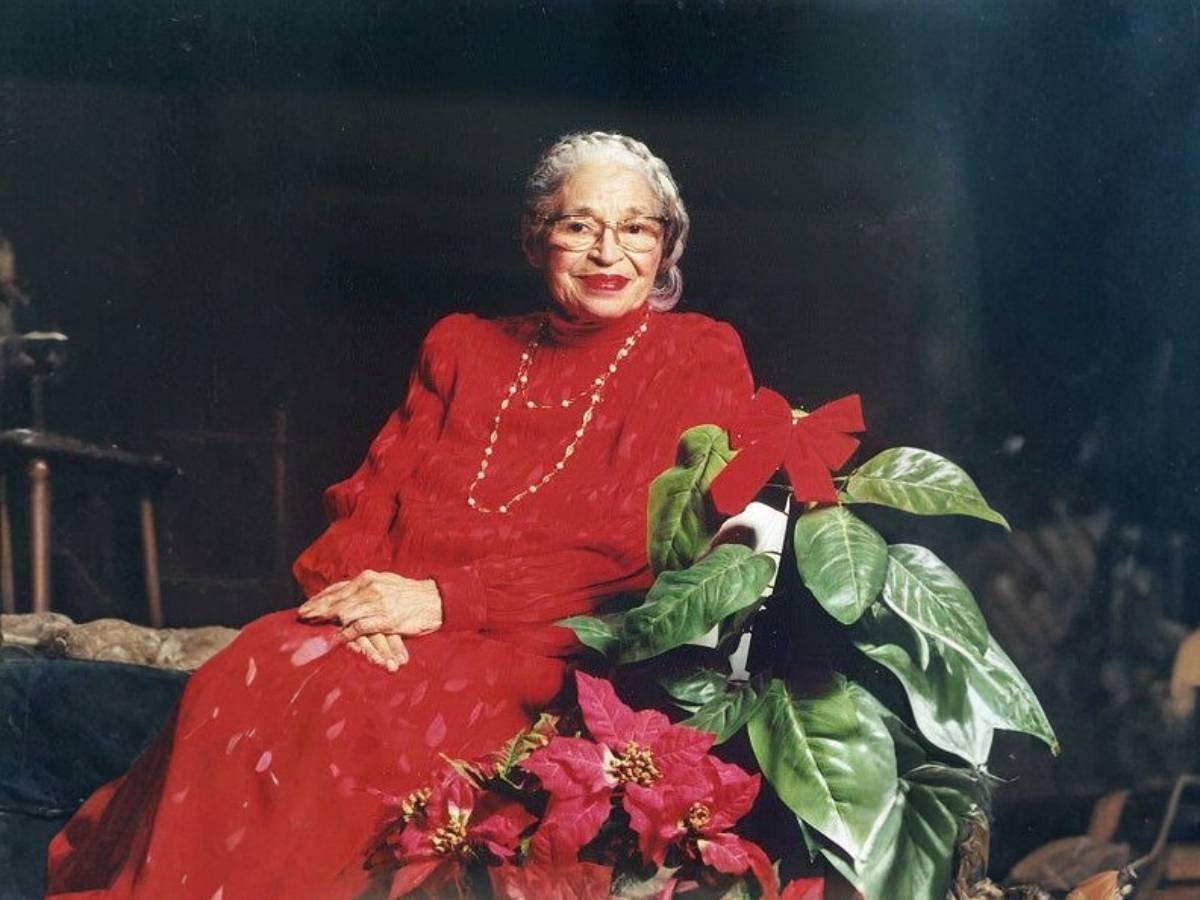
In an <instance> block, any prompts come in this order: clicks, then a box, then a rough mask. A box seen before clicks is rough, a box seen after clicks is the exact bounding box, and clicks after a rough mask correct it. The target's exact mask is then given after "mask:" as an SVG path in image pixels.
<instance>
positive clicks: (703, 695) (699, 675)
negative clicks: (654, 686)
mask: <svg viewBox="0 0 1200 900" xmlns="http://www.w3.org/2000/svg"><path fill="white" fill-rule="evenodd" d="M659 684H661V685H662V686H663V689H664V690H665V691H666V692H667V693H668V694H670V695H671V696H672V697H674V698H675V700H677V701H678V702H679V705H680V706H683V707H685V708H687V709H691V710H695V709H696V708H697V707H700V706H703V705H704V704H706V703H708V702H709V701H710V700H715V699H717V698H718V697H722V696H724V694H725V691H726V689H727V688H728V686H729V676H728V675H725V674H724V673H722V672H718V671H717V670H715V669H705V668H702V667H697V668H695V669H692V670H690V671H688V672H685V673H684V674H682V675H674V676H672V677H670V678H663V679H661V680H660V681H659Z"/></svg>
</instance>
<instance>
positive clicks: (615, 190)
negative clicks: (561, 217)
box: [558, 162, 660, 215]
mask: <svg viewBox="0 0 1200 900" xmlns="http://www.w3.org/2000/svg"><path fill="white" fill-rule="evenodd" d="M558 200H559V204H560V206H561V210H562V212H564V213H567V214H571V215H612V214H615V213H619V214H622V215H624V214H633V215H638V214H653V213H655V212H657V211H658V208H659V206H660V204H659V202H658V197H657V196H656V195H655V193H654V189H653V188H651V187H650V183H649V182H648V181H647V180H646V177H645V176H644V175H642V173H641V172H639V171H638V170H637V169H634V168H631V167H629V166H626V165H621V164H620V163H614V162H587V163H583V164H582V165H580V166H579V167H578V168H576V169H575V171H574V172H572V173H571V174H570V175H569V176H568V177H567V178H566V179H565V180H564V181H563V183H562V186H561V187H560V188H559V191H558Z"/></svg>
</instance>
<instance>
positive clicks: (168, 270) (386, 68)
mask: <svg viewBox="0 0 1200 900" xmlns="http://www.w3.org/2000/svg"><path fill="white" fill-rule="evenodd" d="M593 128H604V129H612V130H621V131H625V132H628V133H630V134H633V135H635V136H638V137H640V138H642V139H644V140H645V141H647V143H649V144H650V146H651V147H652V148H653V149H654V150H655V151H656V152H657V153H658V154H659V155H661V156H662V157H664V158H665V159H666V160H667V161H668V162H669V163H670V164H671V166H672V168H673V171H674V172H675V174H676V177H677V178H678V180H679V182H680V184H681V185H682V188H683V191H684V196H685V199H686V201H687V203H688V205H689V208H690V211H691V214H692V221H693V239H692V242H691V245H690V247H689V249H688V252H687V254H686V255H685V257H684V259H683V267H684V273H685V278H686V282H687V285H686V290H685V306H684V308H690V309H698V310H701V311H704V312H707V313H710V314H712V315H715V316H718V317H720V318H724V319H728V320H730V321H732V322H733V323H734V324H735V325H736V326H737V328H738V329H739V330H740V332H741V334H742V335H743V337H744V339H745V343H746V347H747V351H748V354H749V356H750V359H751V361H752V363H753V365H754V367H755V369H756V373H757V376H758V378H759V381H760V382H761V383H763V384H767V385H771V386H772V387H775V388H777V389H778V390H780V391H782V392H783V393H785V394H786V395H788V396H789V397H790V398H791V399H793V400H794V401H795V402H797V403H803V404H805V405H810V406H811V405H815V404H819V403H821V402H824V401H826V400H829V399H832V398H834V397H837V396H840V395H842V394H844V393H847V392H850V391H859V392H861V393H862V395H863V396H864V400H865V405H866V412H867V419H868V425H869V427H870V434H869V436H868V439H867V444H868V446H867V450H868V451H869V450H871V449H879V448H881V447H884V446H891V445H897V444H915V445H917V446H926V447H929V448H931V449H936V450H938V451H940V452H942V453H945V454H946V455H948V456H951V457H952V458H954V459H956V460H957V461H959V462H960V463H962V464H963V465H964V466H965V467H966V468H967V469H968V470H969V471H971V472H972V473H973V474H975V475H976V477H977V480H978V481H979V483H980V485H981V487H982V488H983V490H984V492H985V493H986V494H987V495H988V497H989V499H990V500H991V501H992V503H993V505H995V506H996V507H998V508H1000V509H1002V510H1003V511H1004V512H1005V513H1006V514H1007V515H1008V516H1009V518H1010V519H1011V520H1012V522H1013V524H1014V526H1015V528H1016V529H1017V533H1016V535H1014V537H1013V538H1007V537H1003V536H994V537H993V536H990V532H989V531H988V529H986V528H984V527H983V526H981V525H978V524H977V523H974V522H963V521H957V522H953V523H949V524H947V525H941V526H933V525H928V524H926V523H918V524H917V525H910V524H904V525H902V526H901V525H898V526H896V530H895V531H894V532H893V533H894V534H897V535H900V536H902V537H906V538H908V539H913V538H914V536H915V537H916V539H921V538H922V537H927V538H928V539H929V540H930V541H931V542H934V543H935V544H936V546H937V547H938V549H939V552H942V553H943V555H945V556H947V558H949V559H950V561H951V562H952V563H955V564H959V563H960V562H961V563H962V565H963V566H964V567H965V569H964V573H965V574H970V573H971V572H974V573H976V576H977V578H978V577H982V578H983V579H984V580H985V583H984V584H983V585H980V594H981V602H983V603H984V606H985V609H986V610H987V612H988V614H989V618H990V619H991V620H992V622H993V628H994V630H995V631H996V633H997V634H998V636H999V637H1000V638H1001V641H1002V642H1003V643H1004V644H1005V645H1006V646H1007V647H1008V649H1009V650H1010V652H1011V653H1012V655H1013V656H1014V658H1016V659H1017V660H1018V662H1020V663H1021V664H1022V665H1023V667H1025V668H1026V670H1027V671H1028V672H1029V673H1030V677H1031V680H1033V681H1034V683H1035V685H1036V686H1037V687H1038V689H1039V692H1040V693H1042V695H1043V697H1044V698H1045V699H1046V705H1047V708H1048V710H1049V711H1050V713H1051V716H1052V718H1053V719H1054V720H1055V721H1056V724H1058V725H1059V727H1060V730H1065V731H1067V732H1074V731H1075V730H1078V731H1079V739H1076V740H1074V741H1072V740H1070V739H1069V735H1067V734H1064V744H1065V745H1067V747H1068V757H1067V759H1068V761H1069V762H1070V772H1071V773H1072V774H1071V775H1070V776H1068V780H1070V779H1074V782H1072V783H1073V784H1074V788H1073V790H1079V791H1084V788H1080V787H1079V784H1080V783H1083V782H1086V783H1087V784H1088V785H1090V786H1091V787H1093V788H1094V787H1095V786H1096V785H1104V784H1107V783H1109V782H1112V781H1114V780H1118V776H1120V777H1122V778H1127V777H1132V776H1130V775H1129V773H1130V772H1134V771H1138V770H1139V769H1138V767H1139V766H1142V765H1143V764H1147V765H1150V766H1151V767H1153V766H1158V767H1159V768H1160V769H1161V768H1162V765H1163V763H1162V760H1163V759H1165V758H1166V757H1164V756H1161V755H1160V756H1158V757H1153V758H1152V759H1151V761H1150V762H1149V763H1146V762H1145V760H1141V759H1139V758H1138V757H1137V756H1136V754H1137V753H1138V752H1141V750H1133V749H1131V750H1130V751H1129V752H1130V753H1131V754H1133V755H1132V756H1130V758H1129V759H1126V760H1124V761H1123V762H1121V763H1120V764H1119V765H1118V764H1117V763H1115V762H1113V759H1115V758H1116V757H1117V756H1119V754H1117V753H1116V751H1113V750H1112V749H1111V747H1110V746H1109V744H1110V743H1111V741H1109V740H1108V739H1109V738H1111V739H1112V740H1116V738H1115V737H1113V735H1114V734H1115V733H1116V731H1117V730H1119V726H1120V724H1121V723H1122V722H1124V721H1125V720H1126V719H1127V718H1128V711H1129V709H1130V708H1133V707H1136V706H1137V705H1138V704H1139V702H1140V699H1139V698H1144V696H1149V695H1153V693H1154V691H1159V693H1161V685H1162V680H1163V678H1164V677H1165V674H1164V672H1169V662H1170V655H1171V653H1172V652H1173V647H1174V645H1175V644H1176V643H1177V642H1178V637H1179V636H1180V634H1181V633H1182V631H1183V629H1185V628H1186V627H1189V626H1190V627H1195V624H1196V620H1197V612H1196V602H1195V589H1194V588H1193V587H1192V586H1191V580H1192V578H1191V576H1192V575H1194V573H1195V571H1196V564H1195V561H1194V558H1195V538H1196V535H1197V520H1198V518H1200V489H1198V487H1197V479H1196V470H1197V463H1198V462H1200V459H1198V454H1197V443H1198V438H1200V434H1198V431H1200V425H1198V424H1197V416H1196V415H1195V407H1196V401H1197V394H1198V391H1197V387H1198V385H1197V380H1198V377H1200V346H1198V345H1200V329H1198V328H1197V316H1198V315H1200V314H1198V313H1197V308H1198V307H1197V300H1198V299H1200V298H1198V297H1197V291H1198V288H1200V271H1198V266H1200V253H1198V248H1200V4H1198V3H1197V2H1194V0H1193V2H1188V0H1177V2H1170V0H1128V2H1102V0H1079V2H1075V3H1070V2H1054V0H1009V2H1005V3H993V2H983V0H959V2H938V0H925V2H920V0H908V2H902V0H898V2H878V0H862V2H849V0H843V2H790V3H765V2H745V3H732V2H730V3H725V2H691V0H679V2H676V3H665V2H648V0H647V2H593V3H581V2H564V3H525V2H483V0H477V2H459V3H450V2H445V0H438V2H432V0H426V2H412V0H404V2H399V0H397V2H386V0H377V2H361V3H334V2H319V3H318V2H297V0H289V2H268V0H209V2H199V0H192V2H171V0H167V2H164V0H95V2H80V0H3V2H0V233H3V234H4V235H6V236H7V237H8V238H9V239H10V240H11V241H12V242H13V245H14V247H15V249H16V252H17V258H18V265H19V268H20V272H21V278H22V284H23V285H24V287H25V289H26V290H27V291H28V292H29V293H30V294H31V295H32V296H33V298H34V307H33V310H32V313H33V315H34V316H35V318H36V320H37V322H38V324H40V325H41V326H43V327H56V328H60V329H61V330H63V331H65V332H66V333H68V334H69V335H70V337H71V341H72V361H71V366H70V368H69V370H68V371H67V372H66V373H64V377H62V378H61V379H60V380H59V382H58V384H57V385H55V387H54V389H53V392H52V394H51V396H50V404H49V405H50V418H51V425H52V426H53V427H54V428H56V429H57V430H60V431H64V432H68V433H71V434H75V435H78V436H81V437H85V438H87V439H89V440H94V441H97V442H101V443H106V442H116V443H118V444H120V445H122V446H124V447H128V448H130V449H135V450H142V451H146V452H157V453H162V454H163V455H165V456H166V457H167V458H168V459H170V460H171V461H172V462H175V463H176V464H178V465H180V466H181V467H182V468H183V469H184V472H185V474H184V476H183V477H181V478H179V479H177V480H176V481H175V482H174V483H172V484H171V485H170V486H169V487H168V488H167V489H166V492H165V494H164V496H163V498H162V503H161V507H160V508H161V514H162V516H163V520H162V523H161V525H162V528H161V531H162V538H163V542H164V554H165V557H164V567H165V585H164V587H165V592H166V603H167V617H168V621H169V623H170V624H204V623H210V622H223V623H228V624H240V623H242V622H244V621H246V620H248V619H249V618H252V617H254V616H256V615H258V614H261V613H262V612H265V611H267V610H270V609H276V608H280V607H283V606H285V605H287V604H289V603H290V602H292V599H293V594H292V593H291V591H292V589H291V588H290V587H289V586H287V585H286V582H285V581H284V579H283V578H282V577H281V575H280V556H281V551H282V555H284V556H288V557H290V556H291V555H294V554H295V553H296V552H297V551H299V550H300V549H301V548H302V547H303V546H304V544H305V543H306V542H307V541H308V540H311V539H312V538H313V537H314V536H315V535H316V534H317V533H318V531H319V529H320V527H321V521H322V517H321V511H320V507H319V502H318V498H319V491H320V488H321V487H322V486H324V485H325V484H328V483H329V482H331V481H334V480H336V479H337V478H339V477H342V476H343V475H344V474H345V473H347V472H348V471H349V470H350V469H351V468H352V467H353V466H354V465H355V464H356V463H357V461H358V459H359V458H360V456H361V454H362V452H363V450H364V447H365V444H366V442H367V440H368V439H369V437H370V435H371V434H372V433H373V432H374V430H375V429H376V428H377V427H378V426H379V425H380V424H381V423H382V421H383V419H384V418H385V416H386V415H387V413H388V411H389V410H390V408H391V407H392V406H394V405H395V404H396V403H397V402H398V401H399V398H400V393H401V391H402V388H403V385H404V383H405V380H406V377H407V369H408V367H409V365H410V363H411V361H412V358H413V354H414V351H415V348H416V346H417V344H418V342H419V340H420V338H421V336H422V334H423V333H424V331H425V330H426V328H427V327H428V326H429V325H430V324H431V323H432V322H433V321H434V320H436V319H437V318H438V317H439V316H441V315H443V314H445V313H447V312H450V311H453V310H469V311H475V312H479V313H483V314H501V313H511V312H518V311H524V310H528V309H531V308H537V307H538V306H540V305H541V304H542V303H543V302H544V301H543V295H542V293H541V289H540V285H539V282H538V280H537V277H536V275H535V273H533V272H532V271H530V270H529V269H528V268H527V267H526V265H525V263H524V261H523V258H522V257H521V254H520V252H519V249H518V246H517V239H516V238H517V235H516V232H517V228H516V222H517V213H518V209H519V200H520V189H521V184H522V181H523V178H524V176H525V175H526V173H527V172H528V170H529V168H530V167H531V165H532V163H533V161H534V159H535V158H536V156H537V154H538V152H539V151H540V150H541V149H542V148H544V147H545V146H546V145H547V144H548V143H550V142H551V141H553V140H554V139H555V138H556V137H558V136H559V135H561V134H563V133H565V132H568V131H572V130H579V129H593ZM5 424H6V425H12V424H16V423H15V422H11V421H10V422H6V423H5ZM283 426H286V447H285V448H281V449H282V456H281V458H282V459H283V460H284V462H285V463H286V467H287V471H286V479H285V486H286V493H285V497H284V499H285V500H286V508H278V507H277V502H276V499H275V498H274V496H273V493H272V490H273V488H272V484H273V482H272V478H273V477H274V476H273V473H274V472H275V468H274V467H275V464H276V455H275V454H276V447H275V445H274V444H273V443H272V441H273V440H274V436H275V435H276V434H277V428H280V427H283ZM94 493H95V492H89V491H87V490H84V489H83V488H78V489H77V490H76V489H71V490H64V491H63V493H62V496H60V497H59V498H58V499H57V502H58V503H59V507H60V508H58V509H56V515H57V517H58V523H59V525H58V531H56V536H57V537H58V538H59V542H60V557H59V558H58V559H57V560H56V572H55V575H56V579H57V582H56V583H57V585H58V596H57V598H56V600H57V602H58V603H59V605H60V606H61V607H62V608H64V609H65V610H66V611H68V612H71V613H73V614H75V615H77V616H80V617H84V618H87V617H94V616H96V615H102V614H114V613H115V614H120V615H125V616H130V617H138V616H140V615H141V607H140V605H139V604H140V598H138V597H136V596H133V595H132V594H136V590H135V589H134V588H129V585H135V586H136V578H133V577H132V576H130V575H129V571H128V568H129V567H128V565H126V564H125V563H122V562H121V560H120V559H119V558H118V557H119V556H120V554H119V553H118V554H116V556H114V555H113V554H112V553H110V552H109V551H108V550H107V549H106V548H107V546H108V545H107V544H106V539H101V538H102V537H103V536H105V535H107V534H108V533H109V531H110V530H115V531H117V532H119V531H120V530H121V527H120V525H121V516H122V514H121V513H120V512H119V510H118V511H116V512H114V511H112V510H113V509H114V508H117V507H119V506H120V503H119V502H116V500H119V498H116V500H114V502H112V503H109V502H108V500H113V498H107V499H105V498H103V497H102V498H101V499H100V500H97V499H95V496H94ZM884 524H885V525H887V527H889V528H891V527H892V526H891V523H890V522H887V523H884ZM901 528H903V529H905V530H903V531H901V530H900V529H901ZM914 529H915V531H914ZM277 534H278V537H276V535H277ZM98 535H99V536H100V537H98ZM117 543H118V545H119V544H120V542H119V541H118V542H117ZM1063 546H1066V548H1067V549H1066V550H1065V551H1064V550H1063V549H1062V548H1063ZM1064 553H1065V556H1064ZM956 554H957V555H956ZM1089 554H1090V555H1089ZM68 557H70V558H68ZM1076 557H1078V558H1076ZM72 560H73V561H72ZM1064 560H1065V562H1064ZM1130 561H1132V562H1130ZM1126 563H1128V564H1130V565H1136V566H1139V567H1140V570H1139V571H1142V572H1143V573H1144V574H1145V576H1146V577H1145V578H1143V579H1142V580H1140V581H1137V582H1136V584H1137V585H1142V588H1144V590H1143V589H1142V588H1138V590H1141V593H1140V594H1138V593H1137V591H1136V590H1135V591H1134V594H1135V596H1133V599H1132V600H1130V596H1131V595H1130V594H1129V591H1130V590H1133V589H1132V588H1129V586H1128V585H1125V586H1124V587H1122V584H1123V583H1122V582H1120V578H1121V577H1124V576H1121V575H1120V572H1122V571H1124V570H1122V569H1121V565H1124V564H1126ZM1064 579H1065V581H1064ZM1147 579H1149V580H1147ZM968 580H969V581H970V580H971V579H970V578H968ZM972 583H973V584H978V581H975V582H972ZM1146 585H1149V587H1146ZM1121 590H1124V591H1125V593H1124V594H1121V593H1120V592H1121ZM131 591H132V594H131ZM1118 594H1120V596H1119V597H1118ZM1114 598H1117V599H1114ZM1122 616H1125V617H1132V618H1133V619H1134V620H1137V621H1150V620H1152V621H1154V622H1155V623H1165V624H1162V628H1159V629H1158V630H1151V631H1149V632H1147V633H1146V634H1141V633H1137V634H1134V632H1131V631H1130V630H1129V629H1128V628H1127V627H1125V626H1126V624H1127V622H1126V619H1124V618H1122ZM1163 629H1165V630H1163ZM1114 657H1117V658H1119V660H1120V666H1119V668H1120V671H1118V672H1116V674H1113V673H1112V672H1111V671H1109V670H1108V669H1105V668H1104V667H1105V666H1110V668H1111V665H1110V664H1111V663H1112V660H1113V658H1114ZM1072 660H1073V661H1074V668H1072V666H1071V665H1070V664H1069V661H1072ZM1057 663H1061V665H1059V664H1057ZM1164 667H1165V669H1164ZM1122 679H1123V680H1122ZM1105 704H1107V705H1108V707H1111V709H1112V710H1113V711H1112V712H1111V713H1110V719H1107V720H1103V721H1099V720H1100V719H1101V718H1102V716H1101V712H1100V710H1102V709H1104V708H1106V707H1105ZM1122 704H1124V705H1122ZM1081 709H1088V710H1092V711H1094V714H1089V715H1087V716H1083V715H1081V714H1080V710H1081ZM1112 717H1115V718H1112ZM1106 723H1107V724H1106ZM1147 727H1151V726H1147ZM1089 728H1090V729H1092V730H1091V731H1089V730H1088V729H1089ZM1097 729H1100V733H1097V732H1096V730H1097ZM1104 729H1110V730H1108V731H1105V730H1104ZM1131 734H1134V735H1135V736H1134V737H1131V738H1130V741H1131V745H1136V746H1137V747H1138V748H1142V747H1143V746H1144V745H1145V744H1146V741H1144V740H1143V739H1142V737H1138V736H1136V734H1137V733H1135V732H1131ZM1023 748H1024V749H1027V748H1026V745H1024V744H1020V745H1019V746H1018V747H1017V750H1014V751H1013V752H1018V751H1020V752H1024V749H1023ZM1163 752H1164V753H1166V751H1165V750H1164V751H1163ZM1072 754H1074V755H1073V756H1072ZM1155 760H1157V762H1156V761H1155ZM1160 774H1161V773H1160ZM1058 777H1062V776H1061V772H1060V773H1059V776H1058ZM1089 779H1090V780H1089ZM1038 784H1039V782H1038V781H1037V778H1036V777H1035V776H1029V777H1028V778H1027V781H1026V785H1027V787H1028V789H1029V790H1030V791H1032V792H1034V793H1036V792H1037V790H1038V787H1037V785H1038Z"/></svg>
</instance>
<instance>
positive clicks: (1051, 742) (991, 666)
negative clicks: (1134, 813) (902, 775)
mask: <svg viewBox="0 0 1200 900" xmlns="http://www.w3.org/2000/svg"><path fill="white" fill-rule="evenodd" d="M853 639H854V643H855V646H856V647H858V649H859V650H861V651H862V652H863V653H865V654H866V655H867V656H869V657H870V658H871V659H873V660H875V661H876V662H877V663H879V664H880V665H882V666H884V667H886V668H887V669H888V670H889V671H891V672H892V674H894V675H895V676H896V678H897V680H898V681H899V682H900V684H901V685H902V686H903V688H904V691H905V693H906V694H907V696H908V701H909V705H910V706H911V707H912V711H913V717H914V719H915V720H916V723H917V727H918V728H919V729H920V731H921V733H922V734H923V735H924V736H925V738H926V739H927V740H929V741H930V743H932V744H934V745H935V746H937V747H941V748H942V749H943V750H948V751H949V752H951V753H955V754H957V755H958V756H961V757H962V758H963V759H965V760H967V761H968V762H971V763H974V764H976V765H982V764H983V763H985V762H986V761H987V757H988V754H989V753H990V751H991V746H992V735H993V732H994V731H995V729H997V728H1002V729H1005V730H1008V731H1020V732H1024V733H1025V734H1030V735H1033V736H1034V737H1036V738H1039V739H1040V740H1042V741H1044V742H1045V743H1046V744H1047V745H1048V746H1049V747H1050V749H1051V750H1052V751H1053V752H1055V753H1057V752H1058V739H1057V738H1056V737H1055V735H1054V729H1053V728H1052V727H1051V725H1050V722H1049V720H1048V719H1047V718H1046V713H1045V712H1044V711H1043V710H1042V706H1041V704H1040V703H1039V702H1038V699H1037V695H1036V694H1034V692H1033V689H1032V688H1031V687H1030V686H1029V683H1028V682H1027V681H1025V679H1024V678H1023V677H1022V675H1021V673H1020V672H1019V671H1018V670H1017V667H1016V666H1015V665H1014V664H1013V662H1012V660H1011V659H1009V658H1008V655H1007V654H1006V653H1005V652H1004V651H1003V650H1002V649H1001V648H1000V645H999V644H997V643H996V640H995V638H993V637H991V635H989V636H988V645H987V649H986V650H985V652H984V654H983V657H982V659H980V658H979V657H977V656H975V655H973V654H971V655H967V654H962V653H959V652H958V651H956V650H955V649H954V648H953V647H951V646H949V645H948V644H945V643H943V642H941V641H938V640H937V639H936V638H922V636H921V635H920V634H919V633H917V632H915V631H913V630H912V629H911V627H910V626H908V625H907V624H906V623H905V622H903V621H902V620H900V619H899V617H897V616H896V615H894V614H893V613H892V612H891V611H890V610H887V609H886V608H885V609H880V608H875V609H872V610H871V611H870V612H869V613H868V614H867V615H866V616H864V617H863V618H862V619H861V620H860V621H859V622H858V624H857V625H855V627H854V631H853ZM918 643H924V645H925V646H926V647H927V651H926V659H925V661H924V662H922V661H921V658H920V657H921V653H920V651H919V650H918V649H917V644H918Z"/></svg>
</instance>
